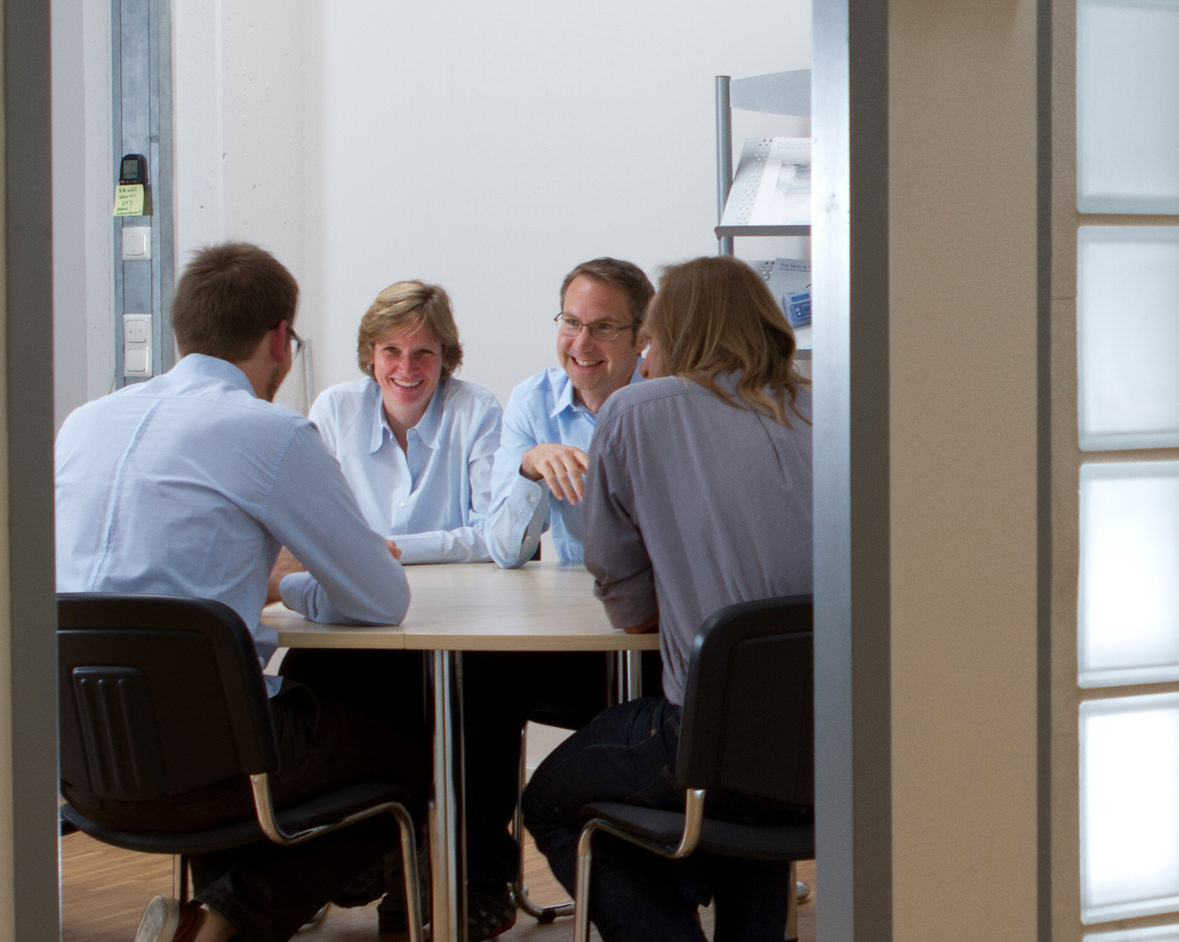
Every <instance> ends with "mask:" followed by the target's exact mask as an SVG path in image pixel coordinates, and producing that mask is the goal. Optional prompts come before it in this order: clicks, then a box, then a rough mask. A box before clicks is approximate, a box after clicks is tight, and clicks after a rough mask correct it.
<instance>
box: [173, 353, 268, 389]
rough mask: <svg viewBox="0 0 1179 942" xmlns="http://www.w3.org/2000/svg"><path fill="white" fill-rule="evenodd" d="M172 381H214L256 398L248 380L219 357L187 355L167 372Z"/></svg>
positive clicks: (237, 369)
mask: <svg viewBox="0 0 1179 942" xmlns="http://www.w3.org/2000/svg"><path fill="white" fill-rule="evenodd" d="M168 372H169V373H171V374H172V378H173V379H180V380H190V379H197V378H206V379H216V380H220V381H221V382H223V383H226V384H228V385H230V386H233V387H235V388H237V389H241V390H244V391H245V392H248V393H249V394H250V395H251V396H254V397H255V398H257V393H255V392H254V387H253V386H252V385H251V384H250V380H249V378H248V377H247V376H246V374H245V373H243V372H242V371H241V369H239V368H238V367H236V366H234V365H233V364H232V363H230V362H229V361H228V360H223V359H221V358H220V357H211V356H207V355H206V354H204V353H188V354H185V355H184V356H183V357H181V358H180V360H179V362H177V363H176V365H175V366H173V367H172V369H170V370H169V371H168Z"/></svg>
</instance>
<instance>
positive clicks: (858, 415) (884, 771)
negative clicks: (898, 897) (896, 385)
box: [811, 0, 892, 942]
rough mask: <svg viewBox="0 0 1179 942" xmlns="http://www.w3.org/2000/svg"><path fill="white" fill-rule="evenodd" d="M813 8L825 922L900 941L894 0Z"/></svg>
mask: <svg viewBox="0 0 1179 942" xmlns="http://www.w3.org/2000/svg"><path fill="white" fill-rule="evenodd" d="M813 9H814V21H813V29H814V33H813V43H812V48H813V66H812V69H813V71H812V79H813V83H812V89H813V92H812V93H813V102H814V105H813V109H812V116H813V123H812V129H813V137H814V150H813V159H812V172H813V177H812V180H813V187H812V191H811V192H812V196H811V199H812V229H811V237H812V243H811V244H812V250H813V251H812V266H813V268H812V271H813V274H814V291H813V298H814V308H815V319H814V353H813V359H812V367H813V380H814V404H815V405H814V423H815V424H814V445H815V452H814V455H815V457H814V461H815V491H814V502H815V792H816V796H817V807H816V811H817V817H816V839H817V859H818V860H819V861H821V863H820V864H819V866H820V867H821V869H822V873H823V894H822V897H823V898H822V900H821V901H820V902H819V903H818V906H817V910H816V916H817V931H818V936H819V938H820V939H822V940H823V942H853V940H854V942H891V940H892V879H891V873H892V842H891V825H892V809H891V798H892V792H891V785H890V783H891V748H892V744H891V740H890V724H891V711H890V696H891V689H890V683H889V656H890V630H891V626H890V623H889V583H890V571H889V510H888V501H889V373H888V369H889V364H888V339H889V336H888V334H889V331H888V315H889V310H888V296H889V294H888V281H889V245H888V208H889V207H888V199H889V194H888V3H887V0H855V2H851V0H816V2H815V4H814V7H813Z"/></svg>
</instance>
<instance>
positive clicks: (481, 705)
mask: <svg viewBox="0 0 1179 942" xmlns="http://www.w3.org/2000/svg"><path fill="white" fill-rule="evenodd" d="M643 653H644V660H643V674H644V676H643V683H644V685H647V684H655V685H658V683H659V670H660V662H659V653H658V652H657V651H645V652H643ZM425 663H426V662H425V657H424V655H423V654H422V653H421V652H417V651H379V652H378V651H329V650H310V649H296V650H291V651H288V652H287V655H286V657H285V658H284V660H283V664H282V674H283V676H284V677H288V678H292V679H295V680H299V681H301V682H303V683H306V684H308V685H309V686H314V687H315V689H317V690H321V691H323V693H324V694H325V695H329V696H332V697H333V698H335V699H337V700H338V701H339V702H340V703H342V704H344V705H345V706H347V707H348V708H349V709H352V710H356V711H357V712H360V713H364V714H366V715H368V716H372V717H374V718H376V719H378V720H379V721H381V722H382V723H385V724H387V725H389V726H392V727H393V728H395V729H397V730H398V731H400V732H401V733H402V735H404V736H406V737H408V738H410V739H413V740H414V741H415V742H417V743H418V744H419V745H420V746H421V747H422V748H423V749H426V748H428V746H429V743H428V739H429V735H428V731H427V724H426V716H427V715H428V714H427V711H426V708H425V693H426V690H427V689H428V688H427V686H426V684H425V682H424V678H425V676H426V675H425ZM610 686H611V685H610V673H609V659H608V656H607V655H606V654H604V653H600V652H585V653H516V652H499V651H478V652H466V653H465V654H464V655H463V658H462V689H463V749H464V760H465V776H464V778H465V782H464V787H465V791H466V822H467V824H466V842H467V878H468V882H470V883H471V884H498V885H502V884H504V883H510V882H512V881H513V880H514V879H515V877H516V871H517V869H518V867H519V847H518V845H517V843H516V841H515V840H514V839H513V838H512V836H511V835H510V834H509V833H508V824H509V822H510V821H511V819H512V816H513V815H514V814H515V810H516V797H517V789H518V778H519V763H520V746H521V734H522V733H523V730H524V724H525V723H526V722H528V721H529V720H532V721H534V722H538V723H545V724H546V725H551V726H560V727H564V728H566V729H576V728H578V727H580V726H582V725H583V724H585V723H588V722H589V721H590V720H591V719H592V718H593V717H594V716H596V715H597V714H598V713H599V712H601V710H602V709H603V708H604V707H605V706H606V705H607V704H608V703H609V702H610V699H609V697H610Z"/></svg>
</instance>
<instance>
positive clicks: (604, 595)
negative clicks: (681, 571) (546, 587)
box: [584, 420, 658, 628]
mask: <svg viewBox="0 0 1179 942" xmlns="http://www.w3.org/2000/svg"><path fill="white" fill-rule="evenodd" d="M626 451H627V450H626V447H625V442H623V441H622V440H621V437H620V436H619V435H618V434H617V425H616V424H615V423H613V422H608V423H603V422H602V421H601V420H599V423H598V427H597V429H596V430H595V432H594V438H593V442H592V443H591V445H590V453H589V473H588V475H587V476H586V487H585V498H584V508H585V509H584V512H585V537H586V539H585V565H586V568H587V569H589V571H590V572H591V573H592V574H593V577H594V594H595V595H596V596H597V597H598V598H599V599H601V600H602V603H603V605H604V606H605V609H606V615H607V617H608V618H609V619H610V624H612V625H613V626H614V627H615V628H631V627H633V626H635V625H639V624H642V623H643V622H645V621H647V620H648V619H650V618H652V617H654V615H655V614H656V613H657V612H658V604H657V601H656V597H655V584H654V576H653V573H652V569H651V560H650V557H649V556H648V555H647V549H646V546H645V545H644V543H643V534H642V532H641V531H640V529H639V527H638V524H637V523H636V516H635V503H634V491H633V489H632V487H631V480H630V475H629V474H628V473H627V457H626Z"/></svg>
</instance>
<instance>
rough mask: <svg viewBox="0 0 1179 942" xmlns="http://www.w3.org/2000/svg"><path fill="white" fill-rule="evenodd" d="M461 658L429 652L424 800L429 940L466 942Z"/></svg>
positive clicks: (451, 653) (445, 652)
mask: <svg viewBox="0 0 1179 942" xmlns="http://www.w3.org/2000/svg"><path fill="white" fill-rule="evenodd" d="M461 665H462V655H461V654H460V653H459V652H457V651H433V652H431V654H430V678H431V686H432V710H431V714H432V715H431V727H432V729H431V736H432V738H433V744H434V750H433V752H434V755H433V779H434V794H433V800H432V801H431V802H430V875H431V878H432V881H433V894H434V901H433V907H432V923H431V926H432V929H431V932H432V938H433V939H434V940H435V942H466V932H465V931H462V932H460V927H464V926H466V923H467V919H466V905H467V894H466V892H465V887H466V883H467V881H466V860H465V855H464V850H465V848H464V846H463V843H464V839H463V837H464V834H465V828H464V822H463V802H462V788H463V768H462V729H463V724H462V716H463V713H462V684H461V682H460V676H459V674H460V671H461Z"/></svg>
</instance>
